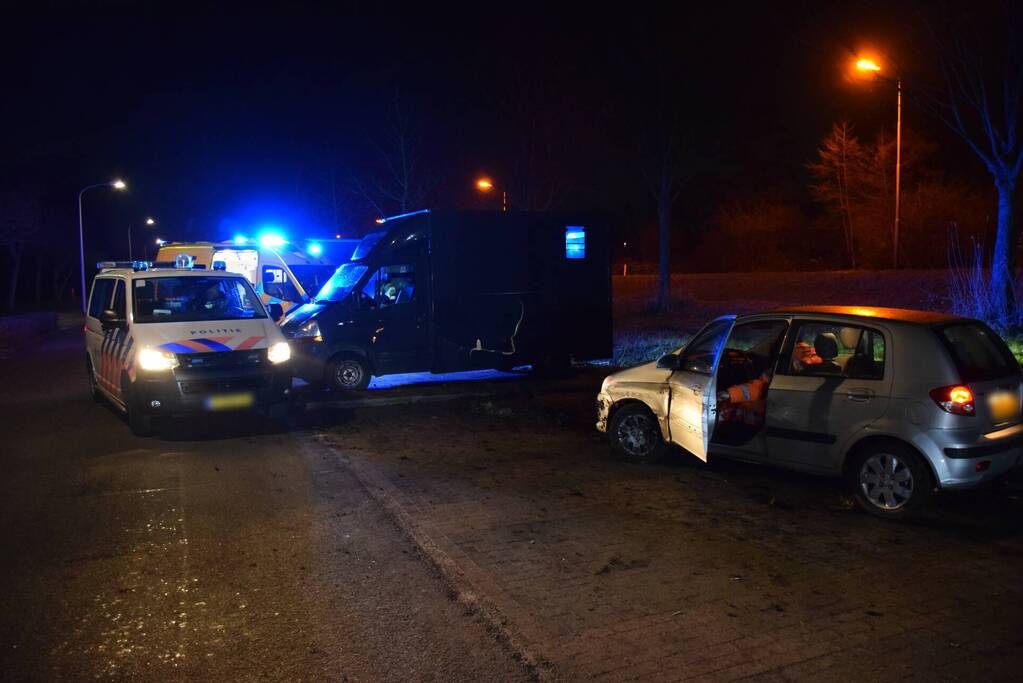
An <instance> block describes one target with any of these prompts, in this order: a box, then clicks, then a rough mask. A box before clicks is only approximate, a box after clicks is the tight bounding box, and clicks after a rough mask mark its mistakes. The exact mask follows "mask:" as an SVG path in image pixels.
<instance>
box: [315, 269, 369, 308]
mask: <svg viewBox="0 0 1023 683" xmlns="http://www.w3.org/2000/svg"><path fill="white" fill-rule="evenodd" d="M365 272H366V266H364V265H362V264H360V263H346V264H344V265H343V266H341V267H340V268H338V269H337V271H335V272H334V275H332V276H331V278H330V279H329V280H327V283H326V284H325V285H323V288H322V289H321V290H320V292H319V294H317V295H316V298H315V299H314V301H316V302H317V303H321V302H325V301H341V300H342V299H344V298H345V297H346V296H348V294H349V293H350V292H351V291H352V288H353V287H354V286H355V285H357V284H358V283H359V278H361V277H362V275H363V273H365Z"/></svg>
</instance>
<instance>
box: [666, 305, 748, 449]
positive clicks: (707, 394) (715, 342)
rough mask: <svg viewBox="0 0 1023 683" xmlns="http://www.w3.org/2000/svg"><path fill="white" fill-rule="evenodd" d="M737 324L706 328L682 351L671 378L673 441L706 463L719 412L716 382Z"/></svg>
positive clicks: (729, 321) (724, 321)
mask: <svg viewBox="0 0 1023 683" xmlns="http://www.w3.org/2000/svg"><path fill="white" fill-rule="evenodd" d="M734 324H735V316H734V315H733V316H727V317H724V318H718V319H717V320H715V321H713V322H712V323H710V324H709V325H707V326H706V327H704V328H703V329H702V330H701V331H700V332H699V333H698V334H697V335H696V337H694V338H693V340H692V341H691V342H690V343H689V344H687V345H686V347H685V348H684V349H683V350H682V352H681V354H680V356H679V360H678V369H676V370H675V371H674V372H673V373H671V376H670V377H669V378H668V389H669V392H670V403H669V405H668V429H669V432H670V437H671V441H672V443H675V444H678V445H679V446H681V447H682V448H684V449H686V450H687V451H689V452H690V453H692V454H693V455H695V456H696V457H697V458H699V459H700V460H703V461H706V460H707V449H708V446H709V444H710V436H711V432H713V430H714V414H715V412H716V409H717V406H716V394H715V386H714V385H715V381H714V378H715V376H716V375H717V368H718V363H720V361H721V352H722V350H723V349H724V347H725V339H727V338H728V334H729V333H730V332H731V331H732V326H733V325H734Z"/></svg>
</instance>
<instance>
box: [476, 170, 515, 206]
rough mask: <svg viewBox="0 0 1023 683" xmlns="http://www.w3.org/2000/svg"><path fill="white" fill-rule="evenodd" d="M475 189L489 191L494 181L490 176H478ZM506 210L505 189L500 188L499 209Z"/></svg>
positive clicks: (506, 194)
mask: <svg viewBox="0 0 1023 683" xmlns="http://www.w3.org/2000/svg"><path fill="white" fill-rule="evenodd" d="M476 189H477V190H479V191H480V192H490V191H491V190H493V189H495V188H494V181H493V180H491V179H490V178H485V177H484V178H480V179H479V180H477V181H476ZM507 210H508V193H507V192H506V191H505V190H503V189H502V190H501V211H507Z"/></svg>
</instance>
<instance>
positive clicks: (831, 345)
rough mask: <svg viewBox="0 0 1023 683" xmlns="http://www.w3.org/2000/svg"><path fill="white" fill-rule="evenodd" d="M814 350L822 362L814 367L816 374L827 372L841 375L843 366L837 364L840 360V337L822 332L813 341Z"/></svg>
mask: <svg viewBox="0 0 1023 683" xmlns="http://www.w3.org/2000/svg"><path fill="white" fill-rule="evenodd" d="M813 349H814V351H815V352H816V353H817V355H818V356H820V359H821V362H820V363H818V364H817V365H814V366H813V371H814V373H818V372H825V373H835V374H839V373H841V372H842V366H840V365H839V364H838V363H836V362H835V359H836V358H838V337H836V336H835V335H834V333H833V332H822V333H821V334H818V335H817V338H816V339H814V340H813Z"/></svg>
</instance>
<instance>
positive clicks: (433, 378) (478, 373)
mask: <svg viewBox="0 0 1023 683" xmlns="http://www.w3.org/2000/svg"><path fill="white" fill-rule="evenodd" d="M526 377H529V374H528V373H525V372H501V371H500V370H468V371H466V372H445V373H443V374H440V375H434V374H432V373H429V372H408V373H402V374H398V375H384V376H383V377H374V378H373V379H372V381H370V383H369V388H370V389H394V388H395V387H400V386H408V385H410V384H434V383H436V382H482V381H485V380H515V379H525V378H526Z"/></svg>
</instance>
